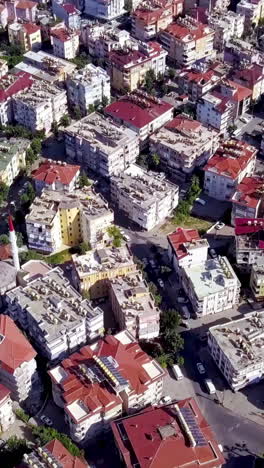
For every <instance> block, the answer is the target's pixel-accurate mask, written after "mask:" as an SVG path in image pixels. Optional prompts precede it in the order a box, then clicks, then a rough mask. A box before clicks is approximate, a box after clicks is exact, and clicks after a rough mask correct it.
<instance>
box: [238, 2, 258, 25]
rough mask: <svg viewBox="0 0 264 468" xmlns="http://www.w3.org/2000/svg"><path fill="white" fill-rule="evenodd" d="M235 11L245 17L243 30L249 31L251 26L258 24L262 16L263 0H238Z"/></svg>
mask: <svg viewBox="0 0 264 468" xmlns="http://www.w3.org/2000/svg"><path fill="white" fill-rule="evenodd" d="M236 11H237V13H239V14H240V15H243V16H244V17H245V30H246V31H249V30H250V28H251V27H252V26H258V24H259V21H260V20H261V19H262V18H263V17H264V0H259V1H256V2H254V1H253V0H240V2H239V3H238V4H237V6H236Z"/></svg>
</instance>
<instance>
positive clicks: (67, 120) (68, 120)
mask: <svg viewBox="0 0 264 468" xmlns="http://www.w3.org/2000/svg"><path fill="white" fill-rule="evenodd" d="M70 123H71V118H70V116H69V115H68V114H64V115H63V116H62V117H61V119H60V125H62V126H63V127H68V126H69V125H70Z"/></svg>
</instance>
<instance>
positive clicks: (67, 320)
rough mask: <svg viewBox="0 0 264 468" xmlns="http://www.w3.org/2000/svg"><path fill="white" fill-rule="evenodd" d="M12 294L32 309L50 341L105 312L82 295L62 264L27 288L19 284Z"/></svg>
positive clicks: (12, 298) (12, 297)
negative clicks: (66, 275)
mask: <svg viewBox="0 0 264 468" xmlns="http://www.w3.org/2000/svg"><path fill="white" fill-rule="evenodd" d="M8 297H9V298H10V299H11V301H15V302H18V303H19V305H20V306H21V307H22V308H23V309H24V308H27V309H28V310H29V311H30V315H31V316H33V317H34V319H35V320H36V321H37V323H38V326H39V327H40V328H41V329H42V330H43V332H44V335H45V338H46V340H47V342H49V341H53V340H54V339H55V338H56V337H59V336H60V335H64V334H65V333H66V332H68V331H69V330H70V329H74V328H75V327H76V326H77V325H78V324H80V323H82V322H83V320H84V318H86V317H87V319H88V320H93V319H96V318H97V317H99V316H101V315H102V314H103V312H102V310H101V309H100V308H99V307H96V308H92V306H91V304H90V302H89V301H88V300H87V299H83V298H82V296H81V294H79V293H78V292H77V291H76V290H75V289H74V288H73V287H72V286H71V285H70V283H69V281H68V280H67V279H66V277H65V276H64V274H63V271H62V270H61V269H60V268H59V267H57V268H54V269H52V270H50V271H49V272H47V273H46V275H43V276H42V277H40V278H37V279H35V280H32V281H31V282H30V283H29V284H27V285H26V286H25V287H22V286H18V287H17V288H15V289H13V290H12V291H10V292H9V293H8Z"/></svg>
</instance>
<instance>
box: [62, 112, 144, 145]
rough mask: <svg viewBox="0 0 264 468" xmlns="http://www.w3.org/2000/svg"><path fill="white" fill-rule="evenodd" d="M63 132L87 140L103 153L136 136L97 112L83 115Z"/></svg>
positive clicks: (126, 143)
mask: <svg viewBox="0 0 264 468" xmlns="http://www.w3.org/2000/svg"><path fill="white" fill-rule="evenodd" d="M64 133H65V134H66V135H67V134H68V135H70V136H75V137H76V138H79V139H80V140H81V139H84V140H85V141H88V142H89V144H90V145H91V146H94V147H96V148H97V150H100V151H103V152H104V153H105V154H111V153H113V152H115V151H116V149H117V148H119V147H124V146H126V145H128V144H129V141H132V140H134V139H135V138H137V135H136V133H135V132H133V131H132V130H130V129H128V128H126V127H124V126H122V125H119V124H118V125H117V124H116V123H114V122H113V121H112V119H110V118H109V117H105V116H103V115H102V114H99V112H94V113H93V114H90V115H88V116H87V117H84V118H83V119H81V120H79V121H78V122H75V123H74V124H73V125H70V126H69V127H67V128H66V129H65V130H64Z"/></svg>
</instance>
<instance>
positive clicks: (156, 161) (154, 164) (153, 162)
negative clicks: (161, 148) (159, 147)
mask: <svg viewBox="0 0 264 468" xmlns="http://www.w3.org/2000/svg"><path fill="white" fill-rule="evenodd" d="M159 165H160V157H159V155H158V154H157V153H153V154H151V155H150V167H151V168H153V169H157V168H158V167H159Z"/></svg>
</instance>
